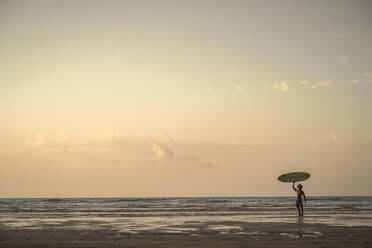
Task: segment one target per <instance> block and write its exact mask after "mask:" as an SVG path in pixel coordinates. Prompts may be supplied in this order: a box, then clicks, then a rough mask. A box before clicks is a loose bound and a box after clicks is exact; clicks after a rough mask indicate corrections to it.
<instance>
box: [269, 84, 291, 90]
mask: <svg viewBox="0 0 372 248" xmlns="http://www.w3.org/2000/svg"><path fill="white" fill-rule="evenodd" d="M273 89H274V90H279V91H282V92H289V91H290V90H291V87H290V86H289V85H288V84H287V83H286V82H280V83H273Z"/></svg>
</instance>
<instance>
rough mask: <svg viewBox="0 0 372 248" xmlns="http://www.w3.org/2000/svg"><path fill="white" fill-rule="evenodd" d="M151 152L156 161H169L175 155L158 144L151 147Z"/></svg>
mask: <svg viewBox="0 0 372 248" xmlns="http://www.w3.org/2000/svg"><path fill="white" fill-rule="evenodd" d="M152 150H153V152H154V153H155V157H156V158H157V159H169V158H174V157H175V154H174V153H173V152H172V151H171V150H169V149H167V148H165V147H163V146H160V145H158V144H154V145H152Z"/></svg>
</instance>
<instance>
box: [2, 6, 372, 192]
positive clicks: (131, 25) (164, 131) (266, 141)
mask: <svg viewBox="0 0 372 248" xmlns="http://www.w3.org/2000/svg"><path fill="white" fill-rule="evenodd" d="M0 58H1V59H0V87H1V88H0V116H1V122H0V123H1V124H0V137H1V139H0V197H77V196H269V195H291V194H293V192H292V190H291V188H290V185H289V184H284V183H279V182H278V181H277V179H276V178H277V177H278V176H279V175H280V174H282V173H285V172H290V171H307V172H309V173H311V174H312V177H311V178H310V179H309V180H308V181H306V182H304V190H305V192H306V193H307V194H308V195H372V183H371V182H372V180H371V178H370V176H371V175H372V114H371V113H372V111H371V108H372V1H368V0H367V1H355V0H354V1H340V0H337V1H323V0H322V1H310V0H309V1H298V0H293V1H276V0H275V1H267V0H265V1H217V0H216V1H171V0H169V1H152V0H151V1H150V0H148V1H137V0H136V1H110V0H109V1H103V0H102V1H82V0H77V1H76V0H70V1H68V0H60V1H47V0H45V1H34V0H28V1H26V0H25V1H5V0H1V1H0Z"/></svg>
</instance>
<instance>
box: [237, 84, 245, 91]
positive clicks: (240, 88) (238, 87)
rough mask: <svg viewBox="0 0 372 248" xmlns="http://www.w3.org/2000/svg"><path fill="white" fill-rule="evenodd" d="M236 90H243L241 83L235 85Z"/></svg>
mask: <svg viewBox="0 0 372 248" xmlns="http://www.w3.org/2000/svg"><path fill="white" fill-rule="evenodd" d="M236 90H237V91H243V90H244V86H243V85H238V86H236Z"/></svg>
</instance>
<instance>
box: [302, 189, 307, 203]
mask: <svg viewBox="0 0 372 248" xmlns="http://www.w3.org/2000/svg"><path fill="white" fill-rule="evenodd" d="M302 194H303V195H304V200H305V203H306V196H305V192H303V191H302Z"/></svg>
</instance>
